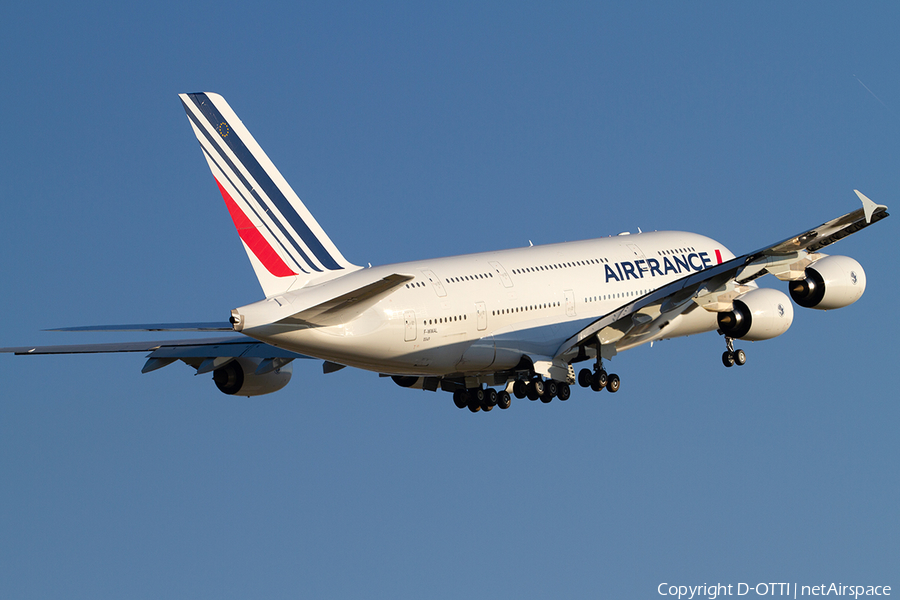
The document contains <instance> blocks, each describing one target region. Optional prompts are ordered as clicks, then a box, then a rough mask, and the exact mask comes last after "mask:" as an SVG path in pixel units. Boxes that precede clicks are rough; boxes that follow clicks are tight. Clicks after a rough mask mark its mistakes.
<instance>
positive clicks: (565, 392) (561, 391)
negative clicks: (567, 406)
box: [556, 383, 572, 402]
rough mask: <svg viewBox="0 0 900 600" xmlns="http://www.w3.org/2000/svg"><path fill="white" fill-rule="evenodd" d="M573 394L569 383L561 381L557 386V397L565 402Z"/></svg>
mask: <svg viewBox="0 0 900 600" xmlns="http://www.w3.org/2000/svg"><path fill="white" fill-rule="evenodd" d="M571 395H572V389H571V388H570V387H569V384H568V383H560V384H559V385H558V386H556V397H557V398H559V399H560V400H561V401H563V402H565V401H566V400H568V399H569V396H571Z"/></svg>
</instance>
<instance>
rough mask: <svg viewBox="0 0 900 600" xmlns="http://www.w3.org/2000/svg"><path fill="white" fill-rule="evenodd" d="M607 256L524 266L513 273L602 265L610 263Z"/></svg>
mask: <svg viewBox="0 0 900 600" xmlns="http://www.w3.org/2000/svg"><path fill="white" fill-rule="evenodd" d="M608 262H609V260H608V259H605V258H589V259H587V260H576V261H575V262H564V263H553V264H550V265H538V266H536V267H522V268H521V269H513V270H512V272H513V275H522V274H524V273H537V272H540V271H552V270H554V269H571V268H574V267H586V266H588V265H602V264H606V263H608Z"/></svg>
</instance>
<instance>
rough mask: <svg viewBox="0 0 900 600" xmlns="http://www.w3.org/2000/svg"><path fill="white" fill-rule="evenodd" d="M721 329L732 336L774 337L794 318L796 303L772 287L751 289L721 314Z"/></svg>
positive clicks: (785, 328)
mask: <svg viewBox="0 0 900 600" xmlns="http://www.w3.org/2000/svg"><path fill="white" fill-rule="evenodd" d="M717 319H718V322H719V330H720V331H722V333H724V334H725V335H727V336H728V337H732V338H737V339H742V340H750V341H751V342H756V341H759V340H770V339H772V338H774V337H778V336H779V335H781V334H782V333H784V332H785V331H787V330H788V328H789V327H790V326H791V323H793V322H794V305H793V304H791V301H790V300H789V299H788V297H787V296H786V295H785V294H783V293H782V292H779V291H778V290H773V289H769V288H759V289H756V290H751V291H749V292H747V293H746V294H741V295H740V296H738V297H737V298H735V299H734V302H733V303H732V309H731V310H730V311H728V312H720V313H719V314H718V317H717Z"/></svg>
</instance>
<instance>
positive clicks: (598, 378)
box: [591, 371, 609, 392]
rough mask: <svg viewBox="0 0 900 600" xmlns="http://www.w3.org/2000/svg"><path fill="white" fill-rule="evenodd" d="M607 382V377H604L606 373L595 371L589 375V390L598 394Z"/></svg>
mask: <svg viewBox="0 0 900 600" xmlns="http://www.w3.org/2000/svg"><path fill="white" fill-rule="evenodd" d="M608 381H609V377H608V376H607V375H606V371H597V372H596V373H594V374H593V375H591V389H592V390H594V391H595V392H599V391H600V390H602V389H603V388H605V387H606V384H607V383H608Z"/></svg>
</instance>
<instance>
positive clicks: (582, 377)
mask: <svg viewBox="0 0 900 600" xmlns="http://www.w3.org/2000/svg"><path fill="white" fill-rule="evenodd" d="M593 380H594V374H593V373H591V370H590V369H582V370H580V371H578V385H580V386H581V387H591V382H592V381H593Z"/></svg>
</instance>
